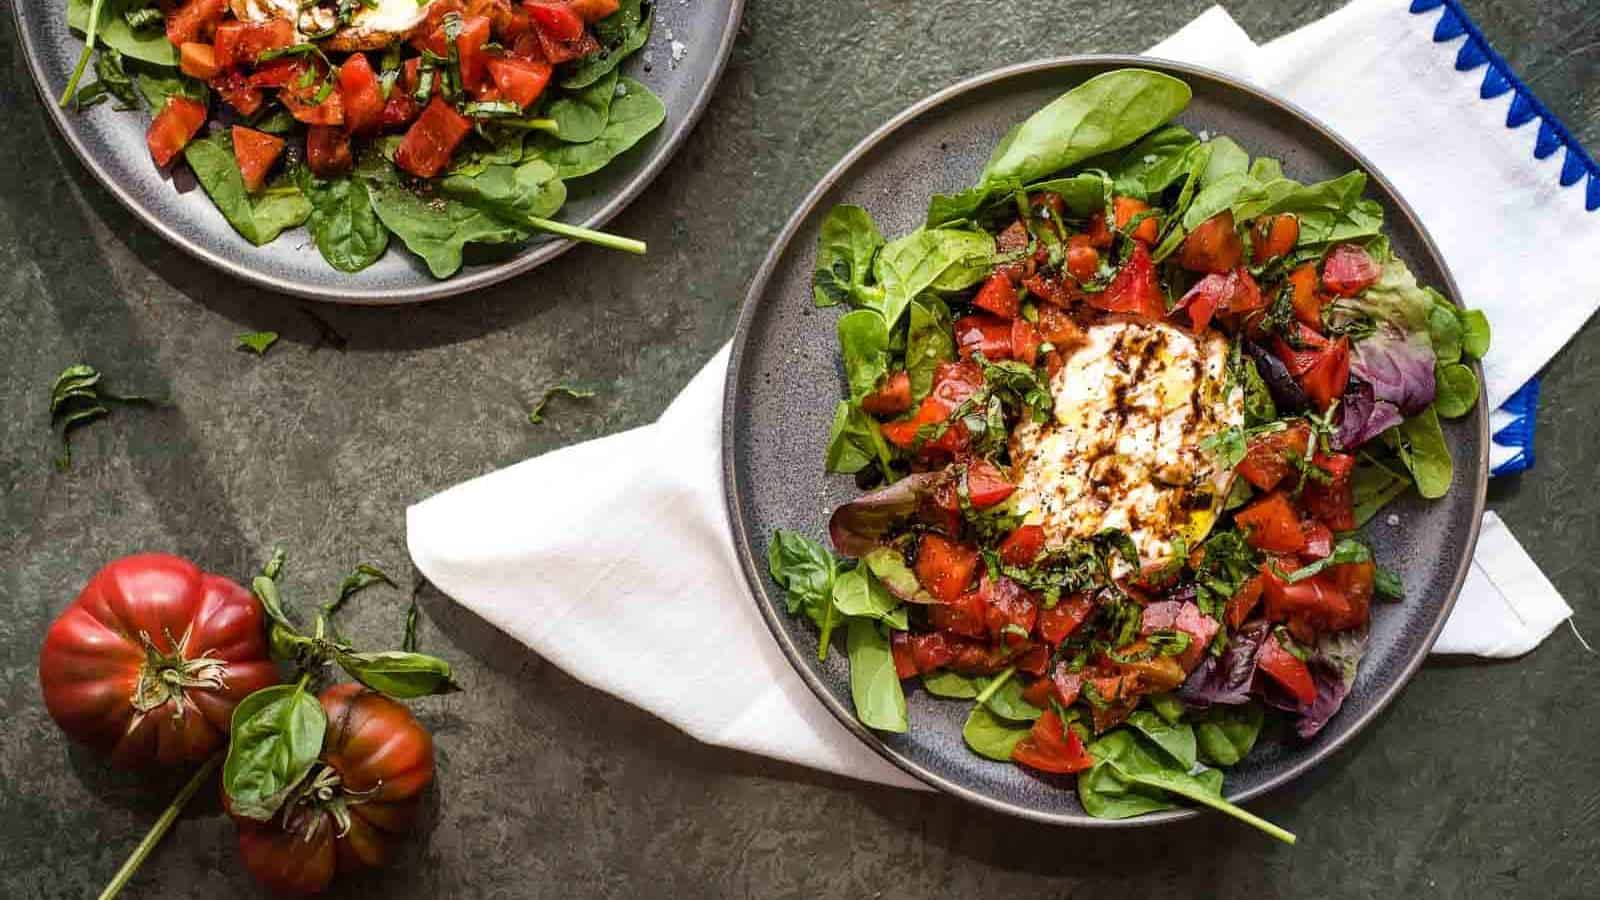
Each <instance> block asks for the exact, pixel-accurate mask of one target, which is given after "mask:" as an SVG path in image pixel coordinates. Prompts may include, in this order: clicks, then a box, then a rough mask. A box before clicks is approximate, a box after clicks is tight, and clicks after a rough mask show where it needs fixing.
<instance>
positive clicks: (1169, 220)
mask: <svg viewBox="0 0 1600 900" xmlns="http://www.w3.org/2000/svg"><path fill="white" fill-rule="evenodd" d="M1210 161H1211V145H1210V144H1195V145H1194V146H1192V147H1190V148H1189V152H1188V158H1187V160H1186V161H1185V167H1186V174H1185V175H1184V177H1183V187H1181V188H1179V189H1178V199H1177V200H1175V201H1174V202H1173V204H1172V212H1171V213H1170V214H1168V215H1167V216H1166V221H1165V223H1164V224H1163V225H1162V230H1163V232H1162V235H1161V241H1160V243H1158V244H1157V245H1156V249H1155V251H1154V252H1153V253H1152V254H1151V258H1153V259H1154V260H1156V261H1157V262H1160V261H1161V260H1163V259H1166V258H1167V257H1168V256H1170V255H1172V253H1173V252H1174V251H1176V250H1177V249H1178V247H1179V246H1181V245H1182V243H1183V237H1184V235H1185V234H1187V233H1188V232H1187V231H1186V230H1185V228H1184V224H1183V223H1184V220H1185V218H1186V217H1187V216H1188V213H1189V210H1190V209H1191V208H1193V206H1194V203H1195V197H1196V195H1197V193H1198V192H1199V188H1200V175H1201V173H1202V172H1204V171H1205V169H1206V165H1207V164H1208V163H1209V162H1210ZM1208 218H1209V217H1208ZM1202 221H1204V220H1202Z"/></svg>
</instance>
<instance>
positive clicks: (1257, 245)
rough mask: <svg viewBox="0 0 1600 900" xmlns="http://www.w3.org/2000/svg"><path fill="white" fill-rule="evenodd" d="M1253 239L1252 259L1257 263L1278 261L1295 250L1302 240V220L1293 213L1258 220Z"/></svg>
mask: <svg viewBox="0 0 1600 900" xmlns="http://www.w3.org/2000/svg"><path fill="white" fill-rule="evenodd" d="M1251 237H1252V238H1253V240H1252V241H1251V242H1250V244H1251V248H1252V258H1253V259H1254V260H1255V261H1256V262H1257V263H1264V262H1266V261H1268V260H1271V259H1277V258H1278V257H1280V256H1283V255H1285V254H1287V253H1288V252H1289V251H1290V250H1293V249H1294V245H1295V242H1296V241H1299V240H1300V219H1299V217H1297V216H1296V215H1294V214H1293V213H1279V214H1278V215H1275V216H1271V217H1269V218H1265V219H1257V220H1256V224H1255V227H1254V228H1253V229H1252V234H1251Z"/></svg>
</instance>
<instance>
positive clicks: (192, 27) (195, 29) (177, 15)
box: [166, 0, 228, 48]
mask: <svg viewBox="0 0 1600 900" xmlns="http://www.w3.org/2000/svg"><path fill="white" fill-rule="evenodd" d="M227 12H228V0H189V2H188V3H185V4H183V5H182V6H180V7H178V8H177V9H175V10H173V11H172V12H170V13H168V14H167V21H166V28H167V41H168V43H170V44H172V46H174V47H180V48H181V47H182V46H183V45H184V44H190V43H194V42H196V41H202V40H204V39H205V38H207V37H209V36H210V35H211V32H212V30H213V29H215V28H216V27H217V23H219V22H221V21H222V17H223V16H224V15H226V14H227Z"/></svg>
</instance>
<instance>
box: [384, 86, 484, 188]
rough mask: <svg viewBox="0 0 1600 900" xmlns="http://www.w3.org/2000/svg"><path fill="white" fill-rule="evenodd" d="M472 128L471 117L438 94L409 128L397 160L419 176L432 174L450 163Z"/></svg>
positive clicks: (395, 162) (397, 154)
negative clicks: (459, 111) (458, 110)
mask: <svg viewBox="0 0 1600 900" xmlns="http://www.w3.org/2000/svg"><path fill="white" fill-rule="evenodd" d="M471 130H472V122H471V121H470V120H468V119H467V118H466V117H465V116H463V115H461V114H460V113H458V112H456V111H455V107H453V106H451V105H450V104H448V103H446V102H444V101H443V100H441V99H439V98H438V97H434V98H433V100H431V101H430V102H429V103H428V106H427V108H426V109H424V110H423V111H422V115H421V116H419V117H418V118H417V121H416V122H414V123H412V125H411V127H410V128H408V129H407V130H406V136H405V137H404V138H403V139H401V141H400V147H399V148H398V149H397V150H395V154H394V164H395V165H397V166H399V167H400V168H402V169H405V170H406V171H407V172H410V173H411V174H413V175H415V176H417V177H418V178H432V177H433V176H435V175H437V174H439V173H440V172H443V171H444V168H445V166H448V165H449V164H450V157H451V156H453V155H454V154H455V152H456V147H457V146H458V145H459V144H460V143H461V141H462V140H463V139H464V138H465V137H466V136H467V133H468V132H470V131H471Z"/></svg>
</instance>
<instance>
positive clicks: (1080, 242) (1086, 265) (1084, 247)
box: [1067, 222, 1154, 282]
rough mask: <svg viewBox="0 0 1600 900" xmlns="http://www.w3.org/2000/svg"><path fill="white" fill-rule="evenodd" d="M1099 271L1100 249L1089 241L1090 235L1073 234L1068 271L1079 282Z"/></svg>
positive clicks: (1068, 254) (1068, 255)
mask: <svg viewBox="0 0 1600 900" xmlns="http://www.w3.org/2000/svg"><path fill="white" fill-rule="evenodd" d="M1152 224H1154V222H1152ZM1099 272H1100V251H1098V250H1096V249H1094V246H1093V245H1092V244H1090V243H1089V238H1088V236H1086V235H1082V234H1075V235H1073V236H1072V238H1071V240H1069V241H1067V273H1068V274H1069V275H1071V276H1072V277H1073V278H1076V279H1078V281H1079V282H1084V281H1088V280H1089V279H1091V278H1093V277H1094V276H1095V275H1097V274H1099Z"/></svg>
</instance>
